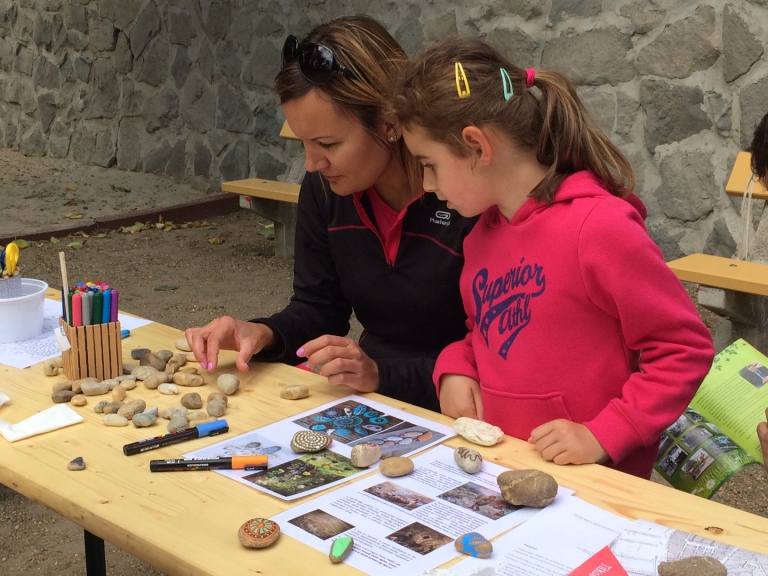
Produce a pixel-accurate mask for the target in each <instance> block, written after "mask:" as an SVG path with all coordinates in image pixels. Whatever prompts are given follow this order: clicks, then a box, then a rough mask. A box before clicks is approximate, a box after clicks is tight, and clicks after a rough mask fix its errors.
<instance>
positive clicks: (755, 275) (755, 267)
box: [667, 254, 768, 296]
mask: <svg viewBox="0 0 768 576" xmlns="http://www.w3.org/2000/svg"><path fill="white" fill-rule="evenodd" d="M667 266H669V267H670V268H671V269H672V272H674V273H675V275H676V276H677V277H678V278H679V279H680V280H682V281H684V282H694V283H695V284H703V285H704V286H712V287H713V288H720V289H723V290H735V291H737V292H746V293H747V294H757V295H759V296H768V264H760V263H759V262H746V261H743V260H733V259H731V258H723V257H722V256H712V255H711V254H691V255H690V256H685V257H684V258H679V259H677V260H672V261H671V262H667Z"/></svg>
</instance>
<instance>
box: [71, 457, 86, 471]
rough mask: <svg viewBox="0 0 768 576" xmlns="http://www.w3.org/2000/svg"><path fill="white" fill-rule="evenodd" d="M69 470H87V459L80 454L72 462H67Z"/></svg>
mask: <svg viewBox="0 0 768 576" xmlns="http://www.w3.org/2000/svg"><path fill="white" fill-rule="evenodd" d="M67 470H72V471H73V472H77V471H78V470H85V461H84V460H83V459H82V458H81V457H80V456H78V457H77V458H75V459H74V460H72V462H70V463H69V464H67Z"/></svg>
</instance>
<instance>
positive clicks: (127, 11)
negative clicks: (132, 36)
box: [99, 0, 149, 46]
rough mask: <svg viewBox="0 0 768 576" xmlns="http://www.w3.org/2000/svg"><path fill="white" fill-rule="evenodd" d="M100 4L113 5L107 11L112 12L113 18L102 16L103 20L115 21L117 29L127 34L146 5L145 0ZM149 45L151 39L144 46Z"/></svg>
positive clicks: (109, 0)
mask: <svg viewBox="0 0 768 576" xmlns="http://www.w3.org/2000/svg"><path fill="white" fill-rule="evenodd" d="M99 3H100V4H111V5H112V6H110V7H109V8H108V9H107V10H111V11H112V14H113V16H112V17H109V16H104V15H102V18H106V19H107V20H113V23H114V25H115V27H116V28H119V29H120V30H122V31H123V32H125V31H126V30H127V28H128V27H129V26H130V25H131V24H132V23H133V22H134V20H136V19H137V18H138V16H139V12H140V11H141V7H142V6H143V5H144V0H120V1H119V2H115V1H114V0H99ZM145 29H146V26H145ZM137 40H138V39H137ZM147 43H149V39H147V40H146V42H145V44H144V45H145V46H146V44H147Z"/></svg>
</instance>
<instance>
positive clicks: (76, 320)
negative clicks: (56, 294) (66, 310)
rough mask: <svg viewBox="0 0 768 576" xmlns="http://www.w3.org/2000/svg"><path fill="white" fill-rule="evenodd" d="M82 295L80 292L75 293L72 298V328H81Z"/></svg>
mask: <svg viewBox="0 0 768 576" xmlns="http://www.w3.org/2000/svg"><path fill="white" fill-rule="evenodd" d="M82 299H83V297H82V295H81V294H80V292H75V294H74V295H73V296H72V326H74V327H77V326H82V325H83V303H82Z"/></svg>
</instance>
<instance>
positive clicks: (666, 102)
mask: <svg viewBox="0 0 768 576" xmlns="http://www.w3.org/2000/svg"><path fill="white" fill-rule="evenodd" d="M703 103H704V93H703V92H702V91H701V90H700V89H699V88H698V87H696V86H672V85H671V84H668V83H666V82H664V81H663V80H641V81H640V104H641V106H642V107H643V109H644V110H645V116H646V120H645V145H646V147H647V148H648V150H649V151H650V152H651V153H653V151H654V149H655V148H656V146H658V145H660V144H669V143H672V142H678V141H680V140H683V139H685V138H687V137H688V136H693V135H694V134H698V133H699V132H701V131H702V130H708V129H709V128H711V126H712V123H711V121H710V120H709V118H707V113H706V112H705V111H704V109H703V108H702V104H703Z"/></svg>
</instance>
